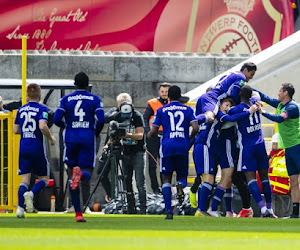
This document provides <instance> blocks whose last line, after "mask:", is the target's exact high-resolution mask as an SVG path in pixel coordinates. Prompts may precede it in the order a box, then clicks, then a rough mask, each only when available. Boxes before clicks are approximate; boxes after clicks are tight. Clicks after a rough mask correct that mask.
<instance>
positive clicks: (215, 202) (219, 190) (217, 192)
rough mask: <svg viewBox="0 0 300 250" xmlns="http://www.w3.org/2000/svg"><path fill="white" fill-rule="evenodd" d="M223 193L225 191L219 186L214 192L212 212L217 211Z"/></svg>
mask: <svg viewBox="0 0 300 250" xmlns="http://www.w3.org/2000/svg"><path fill="white" fill-rule="evenodd" d="M224 193H225V189H224V188H222V187H220V186H217V188H216V190H215V194H214V198H213V201H212V204H211V210H212V211H217V210H218V206H219V204H220V202H221V200H222V198H223V195H224Z"/></svg>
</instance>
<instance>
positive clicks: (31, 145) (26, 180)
mask: <svg viewBox="0 0 300 250" xmlns="http://www.w3.org/2000/svg"><path fill="white" fill-rule="evenodd" d="M26 95H27V96H26V97H27V102H28V103H27V104H25V105H24V106H22V107H20V108H19V109H18V113H17V116H16V120H15V125H14V133H15V134H21V141H20V151H19V170H18V175H21V184H20V186H19V191H18V208H17V212H16V216H17V217H18V218H25V215H24V200H25V201H26V211H27V212H29V213H30V212H33V209H34V207H33V197H34V195H36V194H37V193H38V192H39V191H41V190H42V189H44V188H45V187H46V186H47V182H48V180H49V175H50V164H49V162H48V159H47V155H46V140H45V139H46V138H47V139H49V140H50V144H51V145H55V142H56V140H55V138H54V137H53V135H52V134H51V132H50V130H49V127H48V125H47V122H48V108H47V107H46V106H44V105H41V104H39V101H40V99H41V88H40V86H39V85H37V84H36V83H31V84H29V85H28V86H27V89H26ZM32 171H33V173H34V174H36V175H37V176H38V179H39V181H38V182H37V183H35V184H34V186H33V188H32V189H31V191H28V186H29V184H30V178H31V172H32Z"/></svg>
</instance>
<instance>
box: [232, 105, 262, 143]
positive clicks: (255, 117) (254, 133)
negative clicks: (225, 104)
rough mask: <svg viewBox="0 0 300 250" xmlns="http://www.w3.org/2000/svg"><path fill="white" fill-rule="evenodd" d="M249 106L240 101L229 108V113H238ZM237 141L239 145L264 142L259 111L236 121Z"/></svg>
mask: <svg viewBox="0 0 300 250" xmlns="http://www.w3.org/2000/svg"><path fill="white" fill-rule="evenodd" d="M249 108H250V106H249V105H248V104H246V103H241V104H239V105H237V106H236V107H234V108H232V109H230V110H229V112H228V113H229V114H238V113H241V112H243V111H244V110H248V109H249ZM237 130H238V132H237V134H238V141H239V144H240V145H241V144H242V145H246V144H249V145H256V144H259V143H263V142H264V137H263V134H262V130H261V122H260V116H259V112H258V111H257V112H255V113H253V114H251V115H249V117H248V119H241V120H239V121H237Z"/></svg>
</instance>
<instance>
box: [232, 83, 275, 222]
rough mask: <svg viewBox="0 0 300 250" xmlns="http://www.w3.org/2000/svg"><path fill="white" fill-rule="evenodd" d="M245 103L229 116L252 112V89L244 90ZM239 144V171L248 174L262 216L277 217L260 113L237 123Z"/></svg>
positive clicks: (242, 98)
mask: <svg viewBox="0 0 300 250" xmlns="http://www.w3.org/2000/svg"><path fill="white" fill-rule="evenodd" d="M240 97H241V103H240V104H239V105H237V106H236V107H234V108H232V109H230V110H229V112H228V113H229V114H238V113H241V112H243V111H244V110H245V109H249V107H250V106H251V102H252V103H255V101H256V100H253V101H251V102H250V98H251V97H252V88H251V87H250V86H249V85H245V86H243V87H242V88H241V90H240ZM237 130H238V132H237V134H238V144H239V147H240V153H239V161H238V167H237V169H238V171H243V172H244V173H245V176H246V179H247V182H248V186H249V190H250V192H251V194H252V196H253V198H254V200H255V201H256V203H257V204H258V205H259V207H260V210H261V217H271V218H277V216H276V215H275V214H274V212H273V209H272V190H271V185H270V181H269V177H268V169H269V163H268V155H267V151H266V146H265V142H264V137H263V134H262V130H261V122H260V116H259V111H256V112H255V113H254V114H252V115H250V116H249V119H242V120H239V121H237ZM256 171H258V173H259V177H260V179H261V182H262V188H263V192H264V195H265V200H266V205H265V202H264V201H263V199H262V196H261V192H260V189H259V187H258V185H257V181H256Z"/></svg>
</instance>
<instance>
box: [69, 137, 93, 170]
mask: <svg viewBox="0 0 300 250" xmlns="http://www.w3.org/2000/svg"><path fill="white" fill-rule="evenodd" d="M95 156H96V151H95V143H81V142H78V143H65V151H64V162H65V163H66V164H67V165H68V167H70V168H73V167H75V166H79V167H80V168H94V167H95V161H96V157H95Z"/></svg>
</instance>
